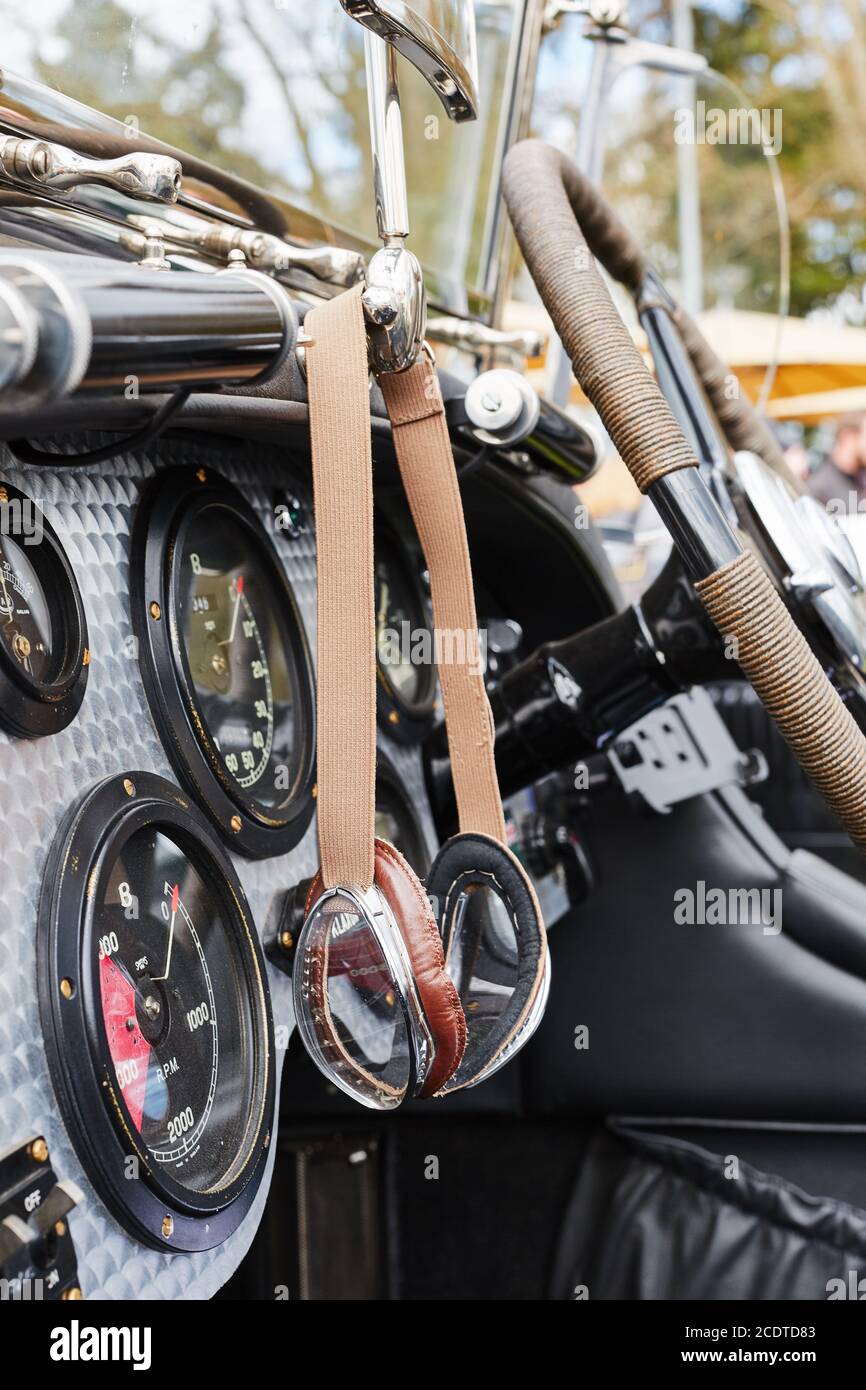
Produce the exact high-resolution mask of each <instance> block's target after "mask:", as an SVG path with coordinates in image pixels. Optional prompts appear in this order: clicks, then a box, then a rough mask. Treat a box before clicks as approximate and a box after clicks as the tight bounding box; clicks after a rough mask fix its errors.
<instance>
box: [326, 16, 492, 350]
mask: <svg viewBox="0 0 866 1390" xmlns="http://www.w3.org/2000/svg"><path fill="white" fill-rule="evenodd" d="M341 3H342V5H343V8H344V9H345V10H346V12H347V14H349V15H351V16H352V17H353V18H354V19H357V20H358V21H359V22H360V23H361V24H362V25H363V26H364V29H365V33H364V61H365V65H366V72H367V100H368V104H369V113H370V141H371V145H372V153H373V190H374V195H375V199H376V223H377V226H378V231H379V237H380V239H381V241H382V249H381V250H380V251H377V252H376V253H375V255H374V256H373V257H372V259H371V261H370V264H369V267H368V269H367V286H366V289H365V290H364V293H363V296H362V301H363V305H364V314H365V317H366V320H367V335H368V339H369V353H370V366H371V368H372V370H373V371H374V372H377V373H378V372H403V371H406V370H407V369H408V368H409V367H411V366H412V364H413V363H414V362H415V361H416V359H417V357H418V354H419V352H420V351H421V346H422V344H423V341H424V332H425V327H426V322H427V303H426V296H425V292H424V278H423V275H422V272H421V265H420V263H419V261H418V259H417V257H416V256H414V255H413V253H412V252H411V251H409V250H408V249H407V248H406V244H405V243H406V239H407V237H408V236H409V203H408V198H407V196H406V162H405V159H404V155H403V126H402V120H401V116H400V93H399V90H398V86H397V50H399V51H400V52H402V53H403V54H404V55H405V56H406V57H408V58H409V60H410V61H411V62H412V63H414V64H415V66H416V67H417V68H418V69H419V70H420V71H421V72H422V73H423V75H424V76H425V77H426V78H427V80H428V81H429V82H431V84H432V85H433V87H434V88H435V89H436V91H437V92H438V93H439V95H440V97H442V100H443V103H444V105H445V109H446V111H447V112H448V115H449V116H451V117H452V119H453V120H458V121H463V120H473V119H474V118H475V116H476V114H477V106H478V100H477V78H476V76H475V71H476V66H477V63H476V56H475V26H474V14H473V11H472V7H471V4H470V3H469V0H464V2H463V3H462V4H460V5H454V6H451V7H450V10H449V9H448V8H447V7H445V8H443V7H441V6H439V7H437V4H434V3H433V0H428V3H427V4H426V7H425V8H424V10H423V13H422V7H421V6H420V5H414V6H413V5H409V4H404V3H403V0H341ZM449 14H450V15H451V17H452V22H453V19H454V16H456V18H457V23H458V27H460V28H461V29H462V35H463V53H462V57H463V59H465V62H462V61H461V57H460V55H458V53H457V52H456V50H455V49H454V48H452V47H451V46H450V45H449V43H448V42H447V40H446V38H445V37H444V33H445V29H446V20H447V19H448V16H449ZM425 15H429V16H430V17H431V18H432V17H434V16H435V15H440V16H441V23H440V25H439V26H438V28H433V27H431V25H430V24H429V23H427V21H426V19H425V17H424V16H425Z"/></svg>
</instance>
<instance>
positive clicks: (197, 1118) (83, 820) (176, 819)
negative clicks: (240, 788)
mask: <svg viewBox="0 0 866 1390" xmlns="http://www.w3.org/2000/svg"><path fill="white" fill-rule="evenodd" d="M37 955H38V966H39V997H40V1009H41V1013H42V1027H43V1033H44V1037H45V1044H46V1050H47V1055H48V1062H49V1067H50V1070H51V1074H52V1078H53V1081H54V1086H55V1089H56V1091H57V1095H58V1100H59V1102H60V1106H61V1111H62V1113H63V1116H64V1119H65V1121H66V1124H67V1127H68V1128H69V1131H70V1134H71V1137H72V1140H73V1142H74V1144H75V1147H76V1150H77V1152H78V1154H79V1157H80V1158H81V1161H82V1163H83V1164H84V1166H85V1168H86V1169H87V1171H88V1174H89V1176H90V1177H91V1179H92V1181H93V1183H94V1185H95V1186H96V1188H97V1190H98V1191H99V1193H100V1195H101V1196H102V1197H103V1199H104V1201H105V1202H106V1204H107V1205H108V1207H109V1208H110V1209H111V1211H112V1212H113V1213H114V1215H115V1216H116V1217H117V1219H118V1220H119V1221H120V1222H121V1223H122V1224H123V1225H124V1226H125V1227H126V1228H127V1229H128V1230H129V1231H131V1232H132V1233H133V1234H134V1235H135V1236H136V1237H138V1238H139V1239H140V1240H142V1241H143V1242H145V1243H146V1244H149V1245H153V1246H156V1247H157V1248H159V1249H164V1250H180V1251H191V1250H207V1249H211V1248H212V1247H213V1246H215V1245H217V1244H219V1243H220V1242H221V1241H223V1240H225V1239H226V1237H227V1236H229V1235H230V1234H231V1233H232V1231H234V1230H235V1229H236V1227H237V1225H238V1224H239V1222H240V1221H241V1220H242V1218H243V1216H244V1215H245V1214H246V1212H247V1211H248V1210H249V1207H250V1204H251V1202H252V1200H253V1198H254V1196H255V1193H256V1191H257V1189H258V1186H259V1183H260V1181H261V1178H262V1174H263V1171H264V1166H265V1158H266V1149H267V1146H268V1142H269V1136H270V1130H271V1125H272V1122H273V1115H274V1076H273V1023H272V1019H271V1011H270V1000H269V994H268V986H267V980H266V977H265V970H264V964H263V960H262V954H261V949H260V946H259V942H258V938H257V935H256V931H255V927H254V925H253V922H252V919H251V917H250V912H249V908H248V906H247V903H246V900H245V898H244V894H243V890H242V888H241V886H240V883H239V881H238V878H237V875H236V874H235V872H234V870H233V868H232V866H231V863H230V861H229V859H228V856H227V855H226V853H225V850H223V849H222V848H221V846H220V844H219V841H218V840H217V838H216V836H215V835H214V833H213V831H212V830H211V829H210V827H209V826H208V824H207V822H206V821H205V819H204V817H203V816H201V814H200V813H199V812H198V811H197V810H196V809H195V808H193V807H192V806H190V804H189V803H188V802H187V800H186V798H185V797H184V796H183V795H182V794H181V793H180V792H179V791H178V790H177V789H176V788H174V787H172V785H171V784H170V783H169V782H166V781H164V780H163V779H162V778H160V777H155V776H154V775H153V774H151V773H144V772H130V773H129V774H127V775H126V776H125V777H113V778H109V779H108V780H107V781H104V782H101V783H100V784H99V785H98V786H97V787H95V788H94V789H93V790H92V791H91V792H89V793H88V795H87V796H86V797H85V799H84V801H83V802H82V803H81V805H80V806H79V807H78V808H77V809H76V810H75V811H74V812H73V814H72V816H71V819H70V820H69V821H68V822H67V825H66V826H65V827H64V829H63V830H62V831H61V834H60V836H59V838H58V840H57V842H56V844H55V845H54V847H53V850H52V852H51V855H50V857H49V861H48V866H47V869H46V875H45V884H44V889H43V895H42V901H41V904H40V913H39V935H38V943H37Z"/></svg>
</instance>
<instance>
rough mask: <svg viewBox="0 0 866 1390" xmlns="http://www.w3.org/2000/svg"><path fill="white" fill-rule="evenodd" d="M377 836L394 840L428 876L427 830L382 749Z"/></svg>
mask: <svg viewBox="0 0 866 1390" xmlns="http://www.w3.org/2000/svg"><path fill="white" fill-rule="evenodd" d="M376 838H377V839H379V840H387V841H388V843H389V844H392V845H393V846H394V848H395V849H397V850H399V851H400V853H401V854H402V856H403V858H404V859H405V860H406V862H407V863H408V864H409V865H411V867H412V868H413V869H414V870H415V872H416V874H417V875H418V877H419V878H422V879H423V878H424V876H425V874H426V873H427V870H428V869H429V867H430V854H429V852H428V849H427V841H426V839H425V836H424V831H423V829H422V827H421V822H420V820H419V819H418V813H417V811H416V810H415V807H414V805H413V804H412V801H411V799H410V797H409V794H408V792H407V791H406V788H405V787H404V785H403V782H402V780H401V779H400V776H399V774H398V772H397V770H396V768H395V767H394V766H393V764H392V763H391V762H390V761H388V760H387V759H386V758H385V757H384V756H383V754H382V751H381V749H380V750H379V751H378V753H377V757H376Z"/></svg>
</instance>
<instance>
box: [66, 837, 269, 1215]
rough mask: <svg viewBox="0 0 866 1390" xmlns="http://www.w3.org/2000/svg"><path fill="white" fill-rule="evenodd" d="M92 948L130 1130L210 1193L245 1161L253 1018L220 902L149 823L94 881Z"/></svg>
mask: <svg viewBox="0 0 866 1390" xmlns="http://www.w3.org/2000/svg"><path fill="white" fill-rule="evenodd" d="M91 950H92V951H94V952H95V955H96V960H97V968H98V971H99V992H100V1000H101V1008H102V1021H103V1026H104V1028H105V1035H106V1040H107V1043H108V1050H109V1053H110V1055H111V1060H112V1064H113V1067H114V1075H115V1079H116V1082H117V1086H118V1089H119V1091H120V1092H121V1094H122V1096H123V1101H124V1104H125V1106H126V1109H127V1111H128V1112H129V1116H130V1119H131V1120H132V1123H133V1125H134V1127H135V1129H136V1131H137V1132H138V1133H139V1134H140V1136H141V1139H142V1142H143V1143H144V1145H145V1146H146V1147H147V1150H148V1152H149V1153H150V1155H151V1158H152V1159H153V1162H154V1163H155V1164H158V1165H159V1166H160V1167H161V1168H162V1169H163V1170H164V1171H165V1172H166V1173H169V1174H170V1175H171V1176H172V1177H173V1178H174V1179H175V1180H176V1181H177V1182H179V1183H181V1184H182V1185H183V1186H184V1187H189V1188H192V1189H193V1190H194V1191H196V1192H206V1191H214V1190H218V1189H219V1188H220V1187H223V1186H225V1184H226V1182H227V1181H228V1180H230V1176H231V1171H232V1169H233V1167H235V1165H236V1164H237V1163H238V1161H239V1160H240V1159H242V1158H243V1157H244V1154H243V1141H244V1135H245V1134H246V1132H247V1130H248V1128H249V1118H250V1116H249V1109H250V1103H251V1101H252V1100H254V1098H255V1096H256V1091H257V1086H256V1075H255V1060H256V1047H255V1041H256V1038H255V1033H256V1029H255V1018H254V1012H253V1009H252V1006H251V1002H250V991H249V988H248V981H247V977H246V974H245V971H244V965H243V959H242V956H241V951H240V946H239V943H238V940H237V938H236V937H235V935H234V933H233V931H232V928H231V924H230V922H229V921H228V920H227V915H226V913H225V911H224V909H223V906H222V904H221V902H220V901H219V899H218V898H217V897H216V896H215V894H214V892H213V891H212V889H211V888H210V887H209V885H208V884H207V883H206V881H205V880H204V879H203V878H202V876H201V874H200V873H199V872H198V870H197V869H196V868H195V867H194V865H193V864H192V863H191V862H190V859H189V857H188V856H187V854H185V853H184V851H183V850H182V849H181V848H180V847H179V846H178V845H177V844H175V843H173V841H172V840H171V839H169V837H168V836H167V835H165V834H164V833H163V832H162V831H160V830H158V829H156V828H155V827H153V826H148V827H147V828H145V829H142V830H138V831H136V833H135V834H134V835H132V836H130V838H129V839H128V840H127V841H126V843H125V844H124V846H123V848H122V849H121V850H120V852H119V854H118V856H117V858H116V859H115V861H114V864H113V866H112V868H111V870H110V872H109V873H108V875H107V877H106V878H105V880H104V882H103V884H102V890H101V893H100V897H99V901H98V902H97V905H96V911H95V916H94V923H93V934H92V938H91Z"/></svg>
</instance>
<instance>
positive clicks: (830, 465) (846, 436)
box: [807, 415, 866, 510]
mask: <svg viewBox="0 0 866 1390" xmlns="http://www.w3.org/2000/svg"><path fill="white" fill-rule="evenodd" d="M807 487H808V489H809V492H810V493H811V495H812V496H813V497H815V498H817V500H818V501H819V502H823V503H824V505H825V506H826V504H827V503H828V502H844V503H845V504H846V505H847V504H848V503H849V500H851V502H852V510H854V509H856V505H857V503H858V502H859V501H861V500H862V499H863V498H866V420H864V417H863V416H862V415H845V416H843V418H842V419H841V420H840V421H839V423H838V425H837V426H836V438H835V440H834V441H833V447H832V449H831V450H830V454H829V457H828V458H826V459H825V460H824V462H823V463H822V464H821V465H820V466H819V467H818V468H816V470H815V472H814V473H813V474H812V476H811V477H810V478H809V479H808V482H807ZM852 494H853V497H852Z"/></svg>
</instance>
